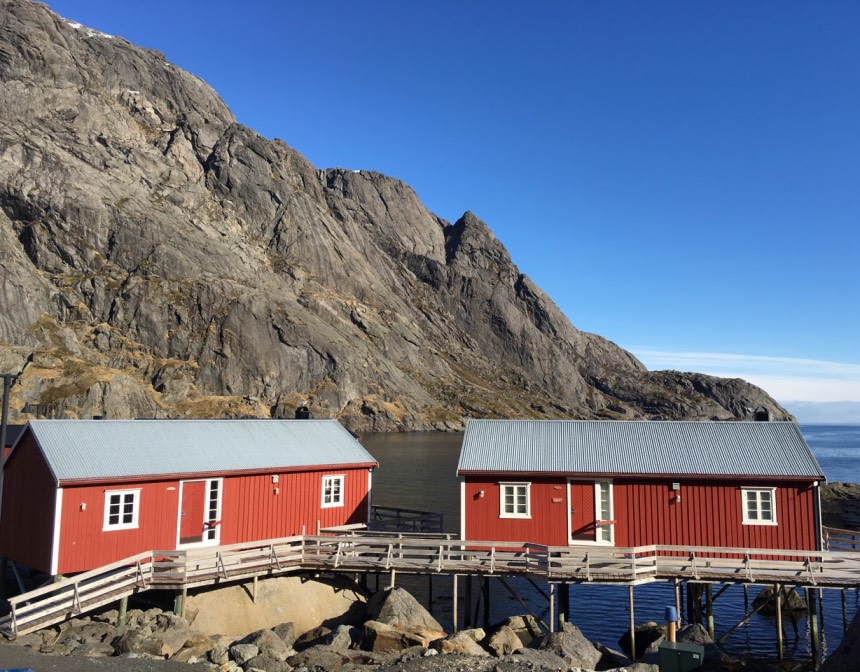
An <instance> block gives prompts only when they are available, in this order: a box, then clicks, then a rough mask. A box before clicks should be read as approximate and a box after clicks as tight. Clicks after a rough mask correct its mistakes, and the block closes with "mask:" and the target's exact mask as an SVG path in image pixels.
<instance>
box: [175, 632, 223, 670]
mask: <svg viewBox="0 0 860 672" xmlns="http://www.w3.org/2000/svg"><path fill="white" fill-rule="evenodd" d="M214 646H215V642H213V641H212V639H211V638H210V637H207V636H206V635H204V634H203V633H202V632H195V631H194V630H191V631H190V634H189V636H188V638H187V639H186V640H185V644H183V645H182V648H181V649H180V650H179V651H177V652H176V653H175V654H173V655H172V656H170V658H171V660H178V661H179V662H182V663H187V662H188V661H189V659H191V658H198V659H199V658H203V657H204V656H205V655H206V652H207V651H211V650H212V648H213V647H214Z"/></svg>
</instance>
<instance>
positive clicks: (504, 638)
mask: <svg viewBox="0 0 860 672" xmlns="http://www.w3.org/2000/svg"><path fill="white" fill-rule="evenodd" d="M485 646H486V647H487V649H489V650H490V651H491V652H492V653H493V654H494V655H496V656H497V657H499V658H501V657H502V656H507V655H510V654H512V653H516V652H517V651H519V650H520V649H522V648H523V643H522V640H521V639H520V638H519V637H518V636H517V633H516V632H514V630H513V628H511V627H509V626H507V625H501V626H499V627H498V628H496V629H495V630H494V631H493V632H492V634H491V635H490V636H489V637H487V639H486V642H485Z"/></svg>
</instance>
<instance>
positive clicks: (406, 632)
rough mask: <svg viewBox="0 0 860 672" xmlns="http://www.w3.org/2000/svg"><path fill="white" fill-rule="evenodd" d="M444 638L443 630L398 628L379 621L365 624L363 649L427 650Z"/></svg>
mask: <svg viewBox="0 0 860 672" xmlns="http://www.w3.org/2000/svg"><path fill="white" fill-rule="evenodd" d="M444 636H445V633H444V632H443V631H441V630H429V629H427V628H422V627H420V626H416V627H413V628H408V629H407V628H396V627H394V626H391V625H388V624H386V623H380V622H379V621H367V622H366V623H365V624H364V638H363V641H362V648H363V649H365V650H366V651H374V652H385V651H402V650H404V649H408V648H409V647H412V646H421V647H424V648H427V647H428V646H430V643H431V642H433V641H435V640H437V639H441V638H442V637H444Z"/></svg>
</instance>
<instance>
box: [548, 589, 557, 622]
mask: <svg viewBox="0 0 860 672" xmlns="http://www.w3.org/2000/svg"><path fill="white" fill-rule="evenodd" d="M549 631H550V632H555V631H556V630H555V584H554V583H550V584H549Z"/></svg>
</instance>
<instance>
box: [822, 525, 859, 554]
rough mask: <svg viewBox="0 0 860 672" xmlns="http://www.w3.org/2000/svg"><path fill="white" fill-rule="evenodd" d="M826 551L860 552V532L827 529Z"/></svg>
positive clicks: (825, 529)
mask: <svg viewBox="0 0 860 672" xmlns="http://www.w3.org/2000/svg"><path fill="white" fill-rule="evenodd" d="M823 533H824V550H826V551H850V552H858V551H860V532H857V531H856V530H840V529H839V528H838V527H825V528H823Z"/></svg>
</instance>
